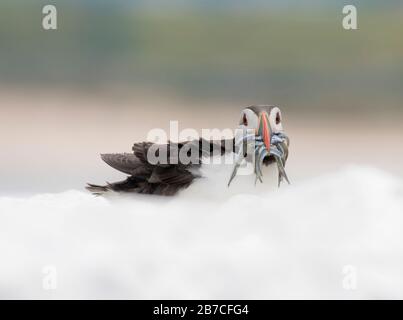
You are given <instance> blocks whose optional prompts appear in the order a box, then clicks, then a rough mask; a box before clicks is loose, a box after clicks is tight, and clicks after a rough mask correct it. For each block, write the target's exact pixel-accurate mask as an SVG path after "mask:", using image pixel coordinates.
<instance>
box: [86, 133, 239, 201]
mask: <svg viewBox="0 0 403 320" xmlns="http://www.w3.org/2000/svg"><path fill="white" fill-rule="evenodd" d="M227 143H228V141H225V140H222V141H218V142H208V141H206V140H203V139H200V140H194V141H189V142H187V143H177V144H173V143H172V142H169V143H168V144H166V145H163V148H165V150H167V151H168V153H167V155H168V158H170V155H169V150H171V148H170V147H172V150H176V151H180V150H181V148H183V147H184V146H188V147H189V145H193V146H198V147H199V158H201V157H202V156H206V155H207V154H209V153H210V154H216V153H217V151H218V152H221V154H223V153H224V152H225V151H228V150H227V149H225V147H226V146H228V144H227ZM230 143H233V142H230ZM152 145H153V144H152V143H149V142H142V143H135V144H134V145H133V148H132V150H133V153H115V154H102V155H101V158H102V160H103V161H105V162H106V163H107V164H108V165H110V166H111V167H112V168H114V169H116V170H118V171H121V172H123V173H126V174H128V175H129V177H128V178H127V179H126V180H123V181H120V182H115V183H108V184H107V185H105V186H98V185H94V184H88V186H87V189H88V190H89V191H91V192H92V193H94V194H96V195H101V194H104V193H106V192H108V191H117V192H120V191H125V192H136V193H144V194H158V195H174V194H176V193H177V192H178V191H179V190H180V189H183V188H186V187H188V186H189V185H190V184H191V183H192V181H193V180H194V179H195V178H198V176H197V175H196V174H194V173H192V172H190V171H189V169H190V168H192V167H193V168H194V167H197V166H198V165H199V164H192V163H190V164H186V165H185V164H181V163H177V162H175V163H167V164H150V163H149V162H148V161H147V152H148V149H149V148H150V147H151V146H152ZM230 151H232V150H230Z"/></svg>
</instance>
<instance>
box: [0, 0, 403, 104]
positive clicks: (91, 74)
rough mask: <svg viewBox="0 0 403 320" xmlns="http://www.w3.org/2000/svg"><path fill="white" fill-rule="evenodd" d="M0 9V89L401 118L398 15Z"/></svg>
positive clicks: (9, 5) (402, 62)
mask: <svg viewBox="0 0 403 320" xmlns="http://www.w3.org/2000/svg"><path fill="white" fill-rule="evenodd" d="M44 4H47V3H46V2H45V1H37V2H33V3H30V4H28V5H27V4H25V3H24V4H22V2H8V1H6V2H4V3H3V4H1V5H0V8H1V12H0V43H1V47H0V57H1V59H0V83H1V84H2V85H3V86H14V85H17V86H18V85H22V86H30V85H32V86H38V85H39V86H79V87H81V88H84V89H85V88H87V87H88V88H96V87H98V86H100V87H104V86H105V85H118V86H122V87H127V88H138V87H139V88H144V87H149V88H158V89H161V88H163V90H166V91H170V92H173V93H175V94H176V95H179V96H187V97H191V98H194V99H216V100H220V99H222V100H225V99H230V100H237V101H241V102H242V103H248V101H250V103H264V102H270V103H277V104H280V105H285V104H287V105H289V106H290V108H293V109H295V110H297V109H299V108H304V110H309V109H312V110H316V109H317V108H327V109H329V110H330V109H334V110H339V109H345V110H351V108H352V107H354V108H355V109H354V110H359V111H362V110H371V111H372V110H374V111H376V110H378V108H379V106H381V107H382V108H386V109H388V110H397V111H400V110H401V109H402V104H401V102H402V98H403V93H402V92H403V90H402V88H403V37H402V31H403V12H402V11H401V10H393V8H392V9H390V8H389V9H388V10H373V9H372V10H366V9H365V8H363V9H362V10H361V9H359V12H358V21H359V30H356V31H346V30H343V28H342V23H341V21H342V18H343V15H342V13H341V8H338V10H336V9H331V8H328V9H323V10H312V11H309V10H306V11H296V10H293V9H292V8H290V9H289V10H280V11H276V12H272V11H270V10H260V11H228V12H226V11H225V10H220V11H217V12H214V11H213V10H209V11H203V10H172V11H169V12H166V13H163V12H153V11H144V10H136V9H135V8H132V7H127V6H122V7H119V6H105V7H102V6H100V7H99V8H97V10H94V7H93V6H80V5H78V4H77V3H71V4H69V3H66V2H60V3H58V2H57V3H56V4H57V9H58V30H55V31H45V30H43V29H42V24H41V20H42V12H41V10H42V6H43V5H44Z"/></svg>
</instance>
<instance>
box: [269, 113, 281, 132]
mask: <svg viewBox="0 0 403 320" xmlns="http://www.w3.org/2000/svg"><path fill="white" fill-rule="evenodd" d="M282 121H283V117H282V116H281V110H280V108H278V107H274V108H273V109H271V111H270V114H269V122H270V126H271V129H272V131H273V133H280V132H282V131H283V123H282Z"/></svg>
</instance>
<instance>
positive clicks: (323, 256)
mask: <svg viewBox="0 0 403 320" xmlns="http://www.w3.org/2000/svg"><path fill="white" fill-rule="evenodd" d="M200 197H201V196H199V197H198V196H197V195H196V194H192V195H191V194H189V192H187V193H184V194H183V195H181V196H180V197H176V198H170V199H165V198H164V199H162V198H155V197H150V196H143V197H140V196H134V197H131V198H130V199H129V198H126V199H110V200H107V199H104V198H96V197H93V196H92V195H90V194H88V193H86V192H82V191H68V192H64V193H60V194H42V195H36V196H32V197H27V198H14V197H1V198H0V259H1V264H0V298H17V299H18V298H39V299H41V298H134V299H136V298H143V299H149V298H165V299H170V298H178V299H180V298H201V299H205V298H206V299H207V298H208V299H219V298H226V299H230V298H239V299H243V298H246V299H253V298H256V299H269V298H322V299H326V298H346V299H355V298H392V299H393V298H403V232H402V230H403V183H402V181H400V180H399V179H397V178H394V177H392V176H390V175H388V174H387V173H384V172H382V171H379V170H377V169H372V168H368V167H348V168H345V169H343V170H341V171H339V172H335V173H333V174H329V175H326V176H322V177H320V178H316V179H314V180H311V181H308V182H304V183H301V184H293V185H292V186H290V187H288V186H285V185H283V187H282V188H281V189H280V190H279V191H275V192H272V193H266V194H260V195H250V194H249V195H247V194H245V195H236V196H228V197H227V198H226V199H220V200H218V198H217V199H215V200H211V199H210V200H208V199H206V198H200ZM346 266H347V267H346ZM348 266H351V267H352V268H351V267H348ZM343 268H347V269H345V270H344V271H346V272H347V274H344V273H343ZM352 270H355V272H352V273H351V271H352ZM49 271H50V273H49ZM44 272H45V273H44ZM350 280H352V282H351V281H350ZM343 283H344V285H346V283H350V288H353V289H354V286H356V288H355V290H346V288H348V285H347V287H345V288H343ZM354 283H355V284H354ZM351 284H352V287H351ZM49 286H50V287H51V288H52V286H53V289H49Z"/></svg>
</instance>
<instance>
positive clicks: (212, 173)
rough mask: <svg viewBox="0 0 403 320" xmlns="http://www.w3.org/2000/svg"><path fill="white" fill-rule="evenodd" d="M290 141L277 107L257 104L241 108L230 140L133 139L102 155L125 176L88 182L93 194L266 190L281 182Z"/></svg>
mask: <svg viewBox="0 0 403 320" xmlns="http://www.w3.org/2000/svg"><path fill="white" fill-rule="evenodd" d="M289 145H290V139H289V137H288V136H287V135H286V133H285V132H284V129H283V117H282V113H281V110H280V108H279V107H277V106H273V105H253V106H249V107H246V108H244V109H243V110H242V111H241V114H240V118H239V124H238V127H237V128H236V130H235V134H234V136H233V137H232V138H230V139H221V140H211V139H205V138H203V137H202V138H200V139H193V140H189V141H182V142H172V141H168V142H167V143H153V142H138V143H134V145H133V147H132V152H130V153H107V154H101V159H102V160H103V161H104V162H105V163H106V164H108V165H109V166H111V167H112V168H114V169H115V170H118V171H120V172H122V173H124V174H126V175H127V178H126V179H124V180H122V181H118V182H113V183H108V182H107V183H106V184H105V185H97V184H93V183H88V184H87V186H86V189H87V190H88V191H90V192H91V193H93V194H94V195H97V196H100V195H107V194H116V193H121V194H122V193H125V194H129V193H133V194H148V195H159V196H173V195H176V194H178V193H186V192H188V193H195V192H196V193H197V194H202V195H203V193H205V194H206V195H214V194H222V193H223V192H227V193H229V194H238V193H257V192H265V191H267V190H268V189H270V188H272V187H273V186H276V187H280V184H281V183H282V182H283V181H286V182H287V183H288V184H290V180H289V178H288V176H287V174H286V171H285V166H286V162H287V159H288V155H289Z"/></svg>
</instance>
